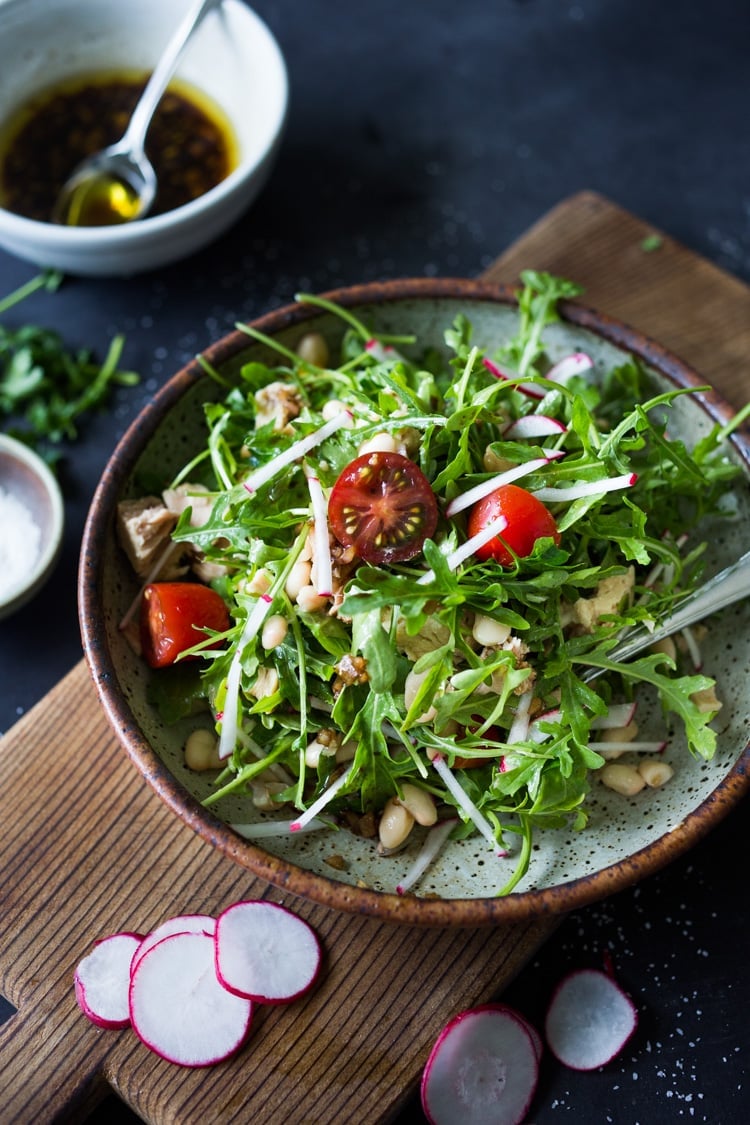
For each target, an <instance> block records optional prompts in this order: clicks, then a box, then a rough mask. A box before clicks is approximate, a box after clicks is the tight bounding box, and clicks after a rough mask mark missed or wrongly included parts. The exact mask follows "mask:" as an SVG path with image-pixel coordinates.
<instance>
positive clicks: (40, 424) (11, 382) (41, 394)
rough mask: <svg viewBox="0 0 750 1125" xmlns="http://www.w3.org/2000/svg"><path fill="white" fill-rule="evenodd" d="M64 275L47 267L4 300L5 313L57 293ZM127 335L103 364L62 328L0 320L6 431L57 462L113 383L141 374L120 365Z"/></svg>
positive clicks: (0, 390)
mask: <svg viewBox="0 0 750 1125" xmlns="http://www.w3.org/2000/svg"><path fill="white" fill-rule="evenodd" d="M61 281H62V275H61V274H59V273H58V272H56V271H52V270H47V271H44V272H42V273H40V274H38V275H37V276H36V277H35V278H32V279H31V281H29V282H27V283H26V284H25V285H22V286H20V287H19V288H18V289H16V290H15V291H14V292H13V293H10V294H8V296H6V297H5V298H4V299H3V300H1V301H0V315H1V314H3V313H5V312H7V311H8V310H9V309H11V308H13V307H15V306H16V305H17V304H19V303H20V302H21V301H23V300H25V299H26V298H28V297H30V296H31V295H32V294H33V293H36V292H38V291H40V290H45V291H46V292H50V293H52V292H55V291H56V290H57V288H58V287H59V285H60V283H61ZM124 343H125V339H124V337H123V336H122V335H117V336H115V337H114V338H113V339H112V341H111V342H110V344H109V347H108V349H107V353H106V355H105V357H104V359H103V360H102V362H101V363H99V362H97V361H96V360H95V359H94V358H93V356H92V354H91V352H90V350H88V349H78V350H76V351H71V350H70V349H69V348H68V347H67V346H66V345H65V343H64V341H63V339H62V337H61V336H60V334H59V333H57V332H55V331H53V330H52V329H50V328H45V327H41V326H39V325H36V324H23V325H20V326H17V327H8V326H5V325H3V324H1V323H0V415H2V417H3V419H4V428H5V430H6V432H7V433H9V434H11V435H12V436H13V437H16V438H18V439H20V440H21V441H23V442H25V443H26V444H28V445H30V446H32V447H34V448H35V449H36V450H37V451H38V452H40V453H42V454H43V456H45V458H46V459H47V460H48V461H50V462H54V461H55V460H56V459H57V458H58V457H59V455H60V446H61V443H63V442H65V441H74V440H75V439H76V438H77V436H78V430H79V425H80V422H81V420H82V418H83V417H84V416H85V415H87V414H88V413H90V412H91V411H92V410H95V409H97V408H99V407H101V406H102V405H104V403H105V402H106V401H107V398H108V396H109V394H110V392H111V390H112V388H113V386H133V385H134V384H135V383H137V382H138V378H139V377H138V375H137V374H136V373H135V372H132V371H124V370H122V369H121V368H120V359H121V357H122V350H123V346H124Z"/></svg>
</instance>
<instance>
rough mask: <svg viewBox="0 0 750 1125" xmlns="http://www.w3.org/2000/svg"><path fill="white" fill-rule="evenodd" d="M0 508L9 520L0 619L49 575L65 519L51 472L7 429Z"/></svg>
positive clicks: (1, 452) (2, 441) (0, 461)
mask: <svg viewBox="0 0 750 1125" xmlns="http://www.w3.org/2000/svg"><path fill="white" fill-rule="evenodd" d="M0 509H2V512H3V515H4V516H6V517H7V518H8V522H9V526H6V527H5V530H4V531H3V540H2V543H0V567H2V573H0V620H1V619H2V618H5V617H10V615H11V614H12V613H15V612H16V610H18V609H20V608H21V606H23V605H25V604H26V602H28V601H29V600H30V599H31V598H32V597H33V596H34V594H36V593H37V591H38V590H40V589H41V587H42V586H43V585H44V583H45V582H46V581H47V579H48V578H49V576H50V575H51V573H52V571H53V569H54V566H55V563H56V562H57V558H58V555H59V553H60V547H61V545H62V535H63V525H64V510H63V500H62V495H61V493H60V486H59V485H58V483H57V481H56V479H55V477H54V476H53V474H52V473H51V471H50V470H49V468H48V467H47V465H46V464H45V463H44V461H42V459H41V457H39V456H37V454H36V453H34V451H33V450H32V449H29V447H28V446H26V445H24V444H23V443H22V442H20V441H16V440H15V439H14V438H10V437H8V436H7V435H6V434H0ZM25 563H27V564H28V565H24V564H25Z"/></svg>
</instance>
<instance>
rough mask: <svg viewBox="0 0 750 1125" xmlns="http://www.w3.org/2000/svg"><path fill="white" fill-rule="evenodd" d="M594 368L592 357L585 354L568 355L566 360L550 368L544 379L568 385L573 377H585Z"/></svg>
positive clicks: (574, 353)
mask: <svg viewBox="0 0 750 1125" xmlns="http://www.w3.org/2000/svg"><path fill="white" fill-rule="evenodd" d="M593 367H594V361H593V359H592V358H591V356H588V355H586V353H585V352H573V353H572V354H571V355H566V356H565V359H561V360H559V361H558V362H557V363H556V364H555V365H554V367H550V369H549V371H548V372H547V374H546V375H545V376H544V377H545V379H549V380H550V382H551V383H567V381H568V379H570V378H572V376H573V375H585V374H586V373H587V372H588V371H591V370H593Z"/></svg>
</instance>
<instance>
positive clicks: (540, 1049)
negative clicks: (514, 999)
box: [513, 1011, 544, 1063]
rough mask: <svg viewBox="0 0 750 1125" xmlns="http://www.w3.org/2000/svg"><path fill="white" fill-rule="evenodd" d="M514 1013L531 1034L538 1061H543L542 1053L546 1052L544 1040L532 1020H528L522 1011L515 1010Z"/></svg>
mask: <svg viewBox="0 0 750 1125" xmlns="http://www.w3.org/2000/svg"><path fill="white" fill-rule="evenodd" d="M513 1014H514V1015H515V1017H516V1019H517V1020H520V1021H521V1023H522V1024H523V1026H524V1027H525V1028H526V1030H527V1031H528V1033H529V1035H530V1036H531V1042H532V1043H533V1044H534V1054H535V1055H536V1061H537V1062H538V1063H540V1062H541V1061H542V1055H543V1054H544V1040H543V1039H542V1037H541V1035H540V1034H539V1032H538V1031H537V1029H536V1028H535V1027H534V1025H533V1023H531V1021H530V1020H527V1019H526V1017H525V1016H522V1015H521V1013H520V1012H516V1011H514V1013H513Z"/></svg>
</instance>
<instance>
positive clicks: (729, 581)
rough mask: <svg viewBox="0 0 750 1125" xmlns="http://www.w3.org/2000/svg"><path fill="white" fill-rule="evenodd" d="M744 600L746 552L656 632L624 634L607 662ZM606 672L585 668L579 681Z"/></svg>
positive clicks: (749, 565)
mask: <svg viewBox="0 0 750 1125" xmlns="http://www.w3.org/2000/svg"><path fill="white" fill-rule="evenodd" d="M748 596H750V551H746V552H745V554H744V555H742V556H741V558H739V559H738V560H737V562H735V563H732V565H731V566H728V567H725V569H724V570H720V571H719V573H718V574H715V575H714V576H713V578H710V579H709V580H708V582H706V583H705V585H703V586H699V587H698V589H697V590H694V591H693V593H692V594H688V596H687V597H686V598H683V600H682V601H681V602H680V603H679V604H678V605H677V607H676V608H675V610H674V612H673V613H671V614H670V615H669V617H666V618H665V619H664V621H662V623H661V625H660V626H659V628H658V629H654V630H653V632H649V631H648V629H646V628H645V627H644V626H642V625H638V626H636V627H635V628H633V629H630V630H628V631H627V632H626V633H625V634H624V636H623V638H622V640H621V641H620V643H619V644H617V645H615V647H614V648H613V649H612V650H611V651H610V652H609V653H608V654H607V659H608V660H614V661H618V662H620V661H623V660H630V658H631V657H632V656H635V655H636V654H637V653H639V652H642V651H643V649H645V648H648V647H649V646H650V645H652V644H655V643H656V642H657V641H660V640H663V639H664V637H669V636H671V635H672V634H673V633H677V632H678V631H679V630H680V629H684V628H686V627H687V626H688V625H693V624H695V622H696V621H701V620H702V619H703V618H704V617H708V616H709V614H712V613H718V611H719V610H720V609H725V608H726V606H728V605H732V604H733V603H734V602H738V601H740V600H741V599H742V598H746V597H748ZM606 670H607V669H606V668H588V669H587V670H586V672H584V674H583V675H582V677H581V679H582V680H585V681H586V682H587V683H589V682H590V681H591V680H593V679H596V677H597V676H600V675H601V674H602V672H605V671H606Z"/></svg>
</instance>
